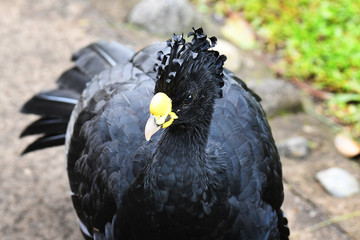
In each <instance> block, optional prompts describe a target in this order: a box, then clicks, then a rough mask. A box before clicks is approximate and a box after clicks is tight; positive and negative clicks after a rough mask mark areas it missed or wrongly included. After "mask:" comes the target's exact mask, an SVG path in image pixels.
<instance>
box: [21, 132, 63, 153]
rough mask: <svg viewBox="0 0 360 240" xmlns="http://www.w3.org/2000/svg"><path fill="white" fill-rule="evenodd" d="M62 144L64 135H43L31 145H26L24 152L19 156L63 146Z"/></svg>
mask: <svg viewBox="0 0 360 240" xmlns="http://www.w3.org/2000/svg"><path fill="white" fill-rule="evenodd" d="M64 143H65V134H58V135H45V136H43V137H40V138H38V139H36V140H35V141H34V142H33V143H31V144H30V145H28V146H27V147H26V148H25V150H24V151H23V152H22V153H21V155H24V154H26V153H29V152H32V151H36V150H40V149H44V148H49V147H55V146H60V145H64Z"/></svg>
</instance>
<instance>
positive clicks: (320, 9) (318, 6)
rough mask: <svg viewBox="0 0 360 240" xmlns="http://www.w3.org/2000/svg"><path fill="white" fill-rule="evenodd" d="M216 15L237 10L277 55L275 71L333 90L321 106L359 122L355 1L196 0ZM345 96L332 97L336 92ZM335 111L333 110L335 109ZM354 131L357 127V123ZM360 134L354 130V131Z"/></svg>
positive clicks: (358, 11) (359, 14) (359, 18)
mask: <svg viewBox="0 0 360 240" xmlns="http://www.w3.org/2000/svg"><path fill="white" fill-rule="evenodd" d="M196 2H197V3H198V5H203V6H207V9H206V8H203V9H205V10H207V11H213V12H215V13H216V14H222V15H224V16H226V15H227V14H229V13H234V12H236V13H241V14H242V16H243V17H244V18H245V19H246V20H247V21H249V22H250V23H251V24H252V26H253V28H254V29H255V31H256V32H257V35H258V37H259V39H260V46H262V49H263V50H264V51H266V52H268V53H272V54H273V55H276V56H277V59H278V61H277V62H276V64H275V71H277V72H279V73H282V74H283V75H284V76H285V77H288V78H296V79H298V80H300V81H306V82H308V83H310V84H311V85H312V86H313V87H314V88H317V89H321V90H325V91H329V92H332V93H334V95H333V96H334V97H333V99H331V100H330V101H329V102H328V103H327V104H325V106H326V108H327V110H326V112H327V113H330V114H333V116H335V117H336V119H337V121H338V122H340V123H341V124H350V125H356V124H357V123H356V122H357V120H356V118H357V119H358V120H360V118H359V114H352V113H351V112H352V111H359V110H360V109H359V104H360V103H359V101H358V100H356V101H355V102H354V101H342V99H344V96H351V98H352V99H358V98H360V1H353V0H268V1H264V0H222V1H214V0H197V1H196ZM343 93H346V94H349V95H337V94H343ZM335 109H336V110H335ZM354 129H360V127H359V126H357V127H355V128H354ZM355 135H357V137H358V138H360V131H358V132H356V134H355Z"/></svg>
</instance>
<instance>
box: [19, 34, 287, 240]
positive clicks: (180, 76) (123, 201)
mask: <svg viewBox="0 0 360 240" xmlns="http://www.w3.org/2000/svg"><path fill="white" fill-rule="evenodd" d="M187 37H188V40H185V38H184V36H183V34H181V35H175V34H174V35H173V36H172V38H171V39H169V40H168V41H166V42H160V43H155V44H152V45H150V46H147V47H145V48H143V49H142V50H140V51H138V52H136V53H135V52H134V51H133V50H131V49H129V48H127V47H125V46H123V45H121V44H119V43H116V42H105V41H99V42H96V43H92V44H90V45H88V46H87V47H84V48H82V49H81V50H79V51H78V52H76V53H74V54H73V56H72V61H73V62H74V63H75V65H74V66H73V67H72V68H70V69H69V70H67V71H65V72H64V73H63V74H62V75H61V76H60V77H59V78H58V80H57V85H56V88H55V89H52V90H49V91H42V92H40V93H38V94H36V95H35V96H34V97H32V98H31V99H30V100H28V101H27V102H26V103H25V104H24V105H23V106H22V108H21V112H22V113H26V114H36V115H39V116H40V118H39V119H38V120H36V121H35V122H33V123H31V124H30V125H28V126H27V127H26V128H25V129H24V130H23V132H22V134H21V137H25V136H28V135H38V136H39V138H38V139H37V140H35V141H34V142H33V143H31V144H30V145H29V146H28V147H27V148H26V149H25V150H24V152H23V154H26V153H29V152H32V151H35V150H40V149H44V148H48V147H53V146H59V145H64V144H65V150H66V158H67V173H68V178H69V182H70V190H71V199H72V202H73V206H74V209H75V212H76V214H77V217H78V220H79V228H80V230H81V233H82V234H83V237H84V238H85V239H104V240H105V239H107V240H110V239H207V240H211V239H219V240H220V239H222V240H227V239H234V240H235V239H236V240H240V239H247V240H249V239H281V240H284V239H289V234H290V230H289V227H288V221H287V218H286V217H285V215H284V213H283V211H282V210H281V206H282V203H283V201H284V190H283V181H282V166H281V161H280V157H279V154H278V151H277V147H276V144H275V141H274V139H273V136H272V132H271V128H270V126H269V124H268V121H267V118H266V114H265V112H264V110H263V108H262V107H261V98H260V97H259V96H258V95H257V94H256V93H255V92H254V91H252V90H251V89H250V88H248V87H247V85H246V83H245V82H244V81H242V80H241V79H239V78H238V77H236V76H235V75H234V74H233V73H232V72H231V71H229V70H227V69H226V68H225V67H224V62H225V61H226V56H224V55H221V54H220V53H219V52H218V51H216V50H214V49H213V47H214V46H215V44H216V42H217V38H216V37H210V38H209V37H208V36H207V35H206V34H205V33H204V31H203V29H202V28H198V29H195V28H193V29H192V31H191V32H189V34H188V35H187Z"/></svg>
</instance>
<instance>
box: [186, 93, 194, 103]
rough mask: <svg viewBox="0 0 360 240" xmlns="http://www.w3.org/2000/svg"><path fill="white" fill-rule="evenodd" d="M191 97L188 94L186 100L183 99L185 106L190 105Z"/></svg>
mask: <svg viewBox="0 0 360 240" xmlns="http://www.w3.org/2000/svg"><path fill="white" fill-rule="evenodd" d="M193 98H194V97H193V95H192V94H190V95H189V96H188V97H187V98H185V101H184V102H185V104H190V103H191V102H192V100H193Z"/></svg>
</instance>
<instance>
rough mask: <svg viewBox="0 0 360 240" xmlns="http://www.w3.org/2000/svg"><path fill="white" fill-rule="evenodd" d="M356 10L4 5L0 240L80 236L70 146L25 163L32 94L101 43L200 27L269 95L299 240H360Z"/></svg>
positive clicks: (273, 5)
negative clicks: (26, 110)
mask: <svg viewBox="0 0 360 240" xmlns="http://www.w3.org/2000/svg"><path fill="white" fill-rule="evenodd" d="M359 26H360V2H359V1H355V0H353V1H352V0H337V1H335V0H312V1H310V0H291V1H290V0H282V1H280V0H279V1H276V0H274V1H262V0H247V1H245V0H222V1H214V0H191V1H188V0H142V1H140V0H129V1H121V0H103V1H96V0H71V1H70V0H38V1H30V0H2V1H1V2H0V104H1V107H0V116H1V123H0V130H1V135H2V137H1V143H0V152H1V155H0V216H1V217H0V239H6V240H13V239H59V240H61V239H81V236H80V233H79V230H78V226H77V224H78V223H77V220H76V216H75V212H74V211H73V208H72V204H71V201H70V197H69V195H70V192H69V188H68V180H67V174H66V164H65V158H64V149H63V147H58V148H53V149H50V150H45V151H39V152H35V153H31V154H28V155H26V156H24V157H21V156H20V154H21V151H22V150H23V149H24V148H25V146H26V145H27V144H28V143H30V142H31V141H32V140H33V139H31V138H26V139H22V140H19V139H18V136H19V135H20V132H21V130H22V129H23V128H24V127H25V126H26V125H27V124H28V123H30V122H31V121H32V120H34V119H35V117H34V116H24V115H20V113H19V109H20V108H21V105H22V104H23V103H24V102H25V101H26V100H27V99H29V98H30V97H31V96H32V95H33V94H34V93H36V92H39V91H41V90H44V89H50V88H52V87H53V86H54V85H55V80H56V78H57V77H58V76H59V75H60V74H61V73H62V72H63V71H64V70H66V69H67V68H69V67H71V62H70V56H71V53H72V52H74V51H76V50H77V49H79V48H81V47H83V46H86V45H87V44H89V43H91V42H93V41H97V40H100V39H104V40H111V41H118V42H120V43H122V44H124V45H126V46H128V47H130V48H133V49H135V50H139V49H141V48H142V47H144V46H146V45H148V44H151V43H153V42H156V41H164V40H167V39H169V38H170V37H171V35H172V34H173V33H177V34H180V33H185V34H186V33H187V32H189V31H190V30H191V28H192V27H195V28H197V27H203V29H204V31H205V32H206V33H207V34H208V35H209V36H213V35H215V36H217V37H218V39H219V42H218V45H217V47H216V48H217V50H218V51H220V52H221V53H222V54H225V55H227V57H228V60H227V62H226V65H225V66H226V67H227V68H229V69H230V70H231V71H233V72H234V73H236V75H237V76H239V77H240V78H242V79H243V80H244V81H245V82H246V83H247V84H248V86H249V87H251V88H252V89H253V90H254V91H255V92H257V93H258V94H259V95H260V96H261V97H262V99H263V101H262V105H263V107H264V109H265V111H266V112H267V115H268V117H269V122H270V125H271V127H272V131H273V135H274V138H275V140H276V142H277V145H278V148H279V152H280V154H281V160H282V163H283V174H284V184H285V202H284V205H283V210H284V211H285V213H286V215H287V217H288V219H289V225H290V229H291V239H328V240H329V239H360V194H359V180H360V166H359V159H360V158H359V154H360V144H359V140H360V121H359V119H360V69H359V67H360V27H359Z"/></svg>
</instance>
